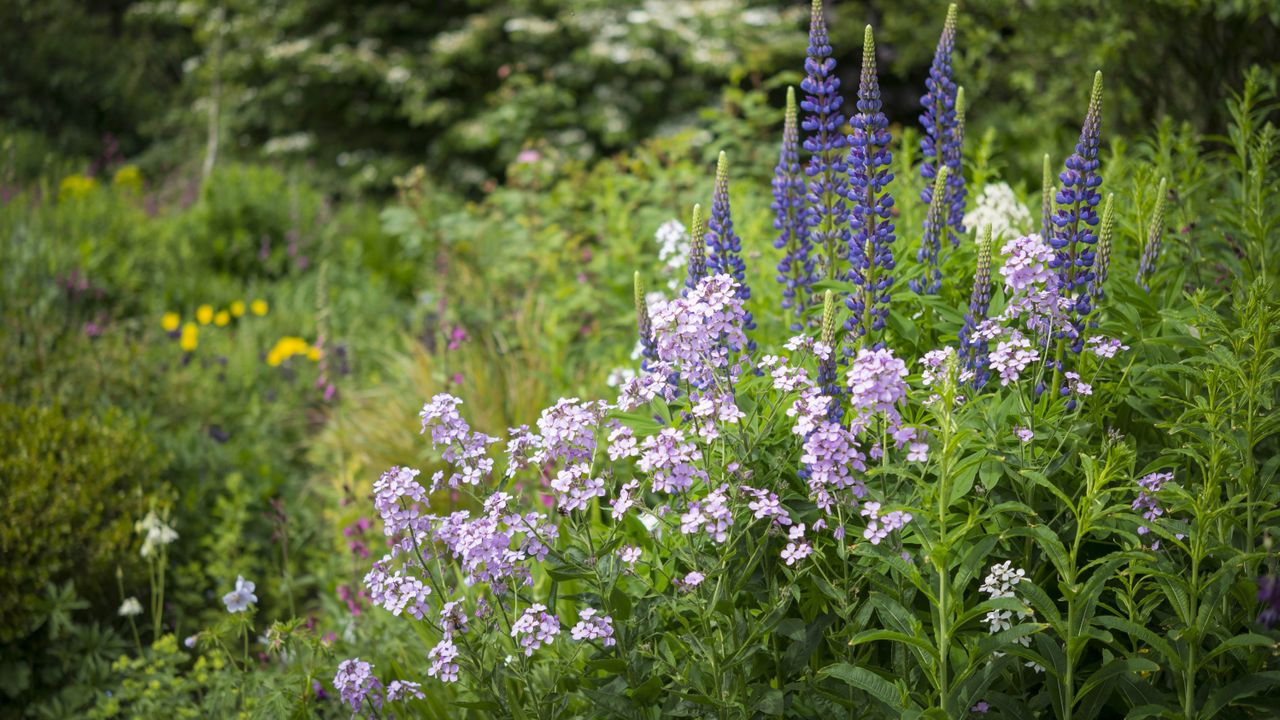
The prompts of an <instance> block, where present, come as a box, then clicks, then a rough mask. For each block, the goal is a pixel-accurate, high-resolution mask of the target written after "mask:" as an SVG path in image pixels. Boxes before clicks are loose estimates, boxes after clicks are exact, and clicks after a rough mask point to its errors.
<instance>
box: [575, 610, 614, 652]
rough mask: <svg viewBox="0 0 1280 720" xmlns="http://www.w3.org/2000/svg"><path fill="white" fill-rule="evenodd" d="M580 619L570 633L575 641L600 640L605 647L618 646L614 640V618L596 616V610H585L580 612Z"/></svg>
mask: <svg viewBox="0 0 1280 720" xmlns="http://www.w3.org/2000/svg"><path fill="white" fill-rule="evenodd" d="M578 619H579V622H578V624H577V625H574V626H573V629H572V630H570V631H569V634H570V635H572V636H573V639H574V640H599V641H600V644H601V645H603V646H605V647H610V646H613V645H616V644H617V641H616V640H614V639H613V618H611V617H609V616H608V615H596V611H595V609H594V608H584V609H582V610H579V611H578Z"/></svg>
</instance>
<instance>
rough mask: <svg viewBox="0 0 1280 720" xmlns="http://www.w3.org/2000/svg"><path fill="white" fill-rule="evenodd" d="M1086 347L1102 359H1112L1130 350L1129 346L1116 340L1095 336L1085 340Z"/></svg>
mask: <svg viewBox="0 0 1280 720" xmlns="http://www.w3.org/2000/svg"><path fill="white" fill-rule="evenodd" d="M1085 345H1087V346H1088V347H1089V349H1090V350H1092V351H1093V354H1094V355H1097V356H1098V357H1100V358H1106V359H1110V358H1113V357H1115V356H1116V353H1118V352H1120V351H1121V350H1128V349H1129V346H1128V345H1125V344H1122V343H1121V342H1120V341H1119V340H1116V339H1115V338H1107V337H1103V336H1101V335H1093V336H1091V337H1089V339H1087V340H1085Z"/></svg>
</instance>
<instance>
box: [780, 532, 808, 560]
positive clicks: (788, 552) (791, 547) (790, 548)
mask: <svg viewBox="0 0 1280 720" xmlns="http://www.w3.org/2000/svg"><path fill="white" fill-rule="evenodd" d="M804 530H805V528H804V523H800V524H799V525H794V526H792V528H791V530H789V531H788V532H787V546H786V547H784V548H783V549H782V560H783V562H785V563H786V564H787V565H795V564H796V563H798V562H800V561H801V560H803V559H805V558H807V557H809V555H811V554H813V546H812V545H810V544H809V543H807V542H805V539H804Z"/></svg>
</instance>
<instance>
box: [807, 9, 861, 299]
mask: <svg viewBox="0 0 1280 720" xmlns="http://www.w3.org/2000/svg"><path fill="white" fill-rule="evenodd" d="M804 70H805V78H804V80H803V81H802V82H801V83H800V90H801V91H802V92H803V93H804V100H802V101H801V102H800V109H801V110H803V111H804V115H803V116H802V117H801V120H800V127H801V129H803V130H804V149H805V152H808V153H809V163H808V165H806V166H805V176H806V177H807V178H808V181H807V187H806V192H805V199H806V200H807V201H808V206H807V208H806V209H805V216H804V222H805V225H806V226H807V227H808V228H809V241H810V243H811V244H812V245H813V246H815V247H817V248H819V249H820V250H821V255H820V256H819V257H818V258H817V262H818V263H819V264H820V265H821V269H820V272H821V276H822V277H823V278H825V279H827V280H837V279H840V277H841V276H842V275H843V274H844V271H843V270H842V268H843V264H842V263H841V260H843V259H844V257H845V253H846V248H847V246H848V244H849V227H848V223H849V209H848V205H847V204H846V202H845V195H846V194H847V188H848V179H847V177H846V175H847V173H848V168H847V166H846V165H845V149H844V148H845V147H846V145H847V144H848V140H847V139H846V137H845V134H844V131H843V130H842V128H843V127H844V120H845V118H844V115H843V114H842V113H841V112H840V105H841V103H843V102H844V101H843V99H842V98H841V97H840V78H838V77H836V73H835V70H836V61H835V58H833V57H831V42H830V40H829V39H828V37H827V21H826V17H825V16H824V15H823V10H822V0H813V5H812V9H811V13H810V18H809V49H808V51H807V55H806V57H805V61H804Z"/></svg>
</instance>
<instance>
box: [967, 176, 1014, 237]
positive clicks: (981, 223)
mask: <svg viewBox="0 0 1280 720" xmlns="http://www.w3.org/2000/svg"><path fill="white" fill-rule="evenodd" d="M964 224H965V225H967V226H968V227H970V228H973V229H975V230H977V231H978V232H979V233H982V232H985V230H984V228H985V227H986V226H987V225H990V226H991V236H992V237H993V238H995V239H999V238H1000V237H1001V236H1002V235H1003V236H1007V237H1015V236H1017V235H1022V234H1025V233H1026V232H1027V231H1028V230H1030V229H1031V212H1030V211H1029V210H1027V206H1026V205H1023V204H1022V203H1021V202H1018V196H1017V195H1015V194H1014V192H1013V188H1011V187H1009V184H1008V183H1003V182H997V183H991V184H989V185H985V186H983V188H982V194H980V195H978V199H977V202H976V203H975V206H974V208H973V210H971V211H970V212H969V214H968V215H966V216H965V219H964Z"/></svg>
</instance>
